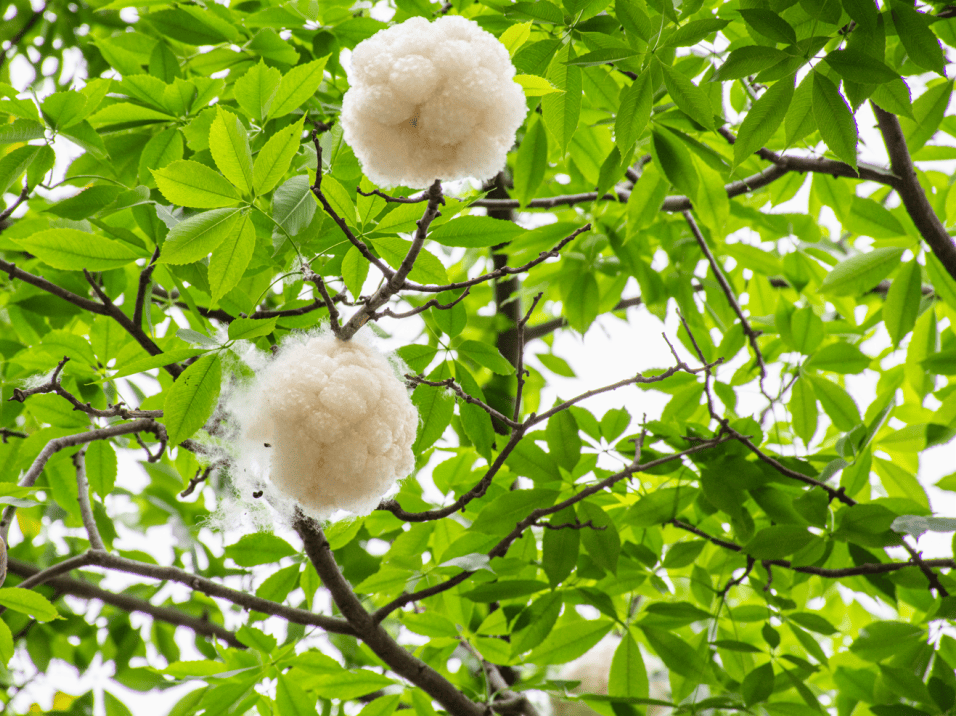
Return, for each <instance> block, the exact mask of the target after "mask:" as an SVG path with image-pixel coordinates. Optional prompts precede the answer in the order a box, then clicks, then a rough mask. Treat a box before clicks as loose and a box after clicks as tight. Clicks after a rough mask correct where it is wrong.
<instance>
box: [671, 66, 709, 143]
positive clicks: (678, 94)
mask: <svg viewBox="0 0 956 716" xmlns="http://www.w3.org/2000/svg"><path fill="white" fill-rule="evenodd" d="M658 65H659V66H660V68H661V71H662V72H663V73H664V87H666V88H667V94H669V95H670V96H671V99H673V100H674V103H675V104H676V105H677V107H678V108H679V109H680V110H681V111H682V112H684V114H686V115H687V116H688V117H690V118H692V119H693V120H694V121H695V122H699V123H700V124H702V125H704V126H705V127H706V128H707V129H709V130H711V131H713V130H714V129H715V127H716V125H715V124H714V110H713V109H712V107H711V105H710V98H708V97H707V95H706V94H705V93H704V91H703V90H702V89H701V88H700V87H698V86H697V85H695V84H694V83H693V82H692V81H691V80H690V79H689V78H688V77H687V76H686V75H684V74H683V73H681V72H680V71H678V70H675V69H674V68H673V67H671V66H670V65H666V64H664V63H662V62H658Z"/></svg>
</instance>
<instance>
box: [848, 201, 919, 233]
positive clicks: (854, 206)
mask: <svg viewBox="0 0 956 716" xmlns="http://www.w3.org/2000/svg"><path fill="white" fill-rule="evenodd" d="M844 226H845V228H847V229H848V230H850V231H852V232H854V233H856V234H863V235H864V236H872V237H873V238H874V239H889V238H893V237H895V236H904V235H905V234H906V230H905V229H904V228H903V225H902V224H900V222H899V220H898V219H897V218H896V217H895V216H893V214H891V213H890V211H889V210H888V209H887V208H886V207H884V206H883V205H882V204H880V203H878V202H875V201H873V200H872V199H867V198H864V197H861V196H854V197H853V199H852V201H851V203H850V211H849V213H848V214H847V215H846V219H845V220H844Z"/></svg>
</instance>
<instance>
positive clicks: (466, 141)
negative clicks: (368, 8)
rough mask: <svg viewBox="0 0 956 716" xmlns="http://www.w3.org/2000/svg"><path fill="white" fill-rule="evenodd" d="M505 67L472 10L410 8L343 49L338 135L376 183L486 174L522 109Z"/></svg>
mask: <svg viewBox="0 0 956 716" xmlns="http://www.w3.org/2000/svg"><path fill="white" fill-rule="evenodd" d="M514 75H515V68H514V66H513V65H512V64H511V59H510V58H509V56H508V51H507V50H506V49H505V46H504V45H502V44H501V42H499V41H498V40H497V39H496V38H495V36H494V35H492V34H491V33H489V32H486V31H485V30H482V29H481V27H479V25H478V23H476V22H474V21H473V20H468V19H466V18H463V17H460V16H457V15H446V16H444V17H441V18H439V19H438V20H436V21H435V22H434V23H429V22H428V21H427V20H426V19H424V18H422V17H413V18H411V19H409V20H406V21H405V22H403V23H401V24H399V25H394V26H392V27H390V28H388V29H386V30H382V31H380V32H378V33H376V34H375V35H373V36H372V37H370V38H368V39H367V40H364V41H363V42H360V43H359V44H358V45H357V46H356V48H355V50H354V52H353V53H352V63H351V69H350V70H349V84H350V87H349V90H348V92H346V93H345V97H344V99H343V100H342V115H341V123H342V131H343V135H344V138H345V141H346V142H347V143H348V144H349V146H351V147H352V150H353V151H354V152H355V155H356V156H357V157H358V159H359V161H361V163H362V168H363V170H364V172H365V174H366V176H368V178H369V179H371V180H372V181H373V182H375V183H376V184H378V185H379V186H383V187H392V186H396V185H399V184H403V185H405V186H409V187H413V188H424V187H427V186H429V185H431V184H432V183H433V182H434V181H435V180H436V179H441V180H442V181H452V180H455V179H463V178H465V177H474V178H475V179H478V180H485V179H489V178H491V177H492V176H494V175H495V174H497V173H498V172H499V171H500V170H501V168H502V167H503V166H504V164H505V156H506V155H507V153H508V150H509V149H510V148H511V146H512V145H513V144H514V139H515V132H516V131H517V130H518V127H520V126H521V123H522V122H523V121H524V118H525V115H526V114H527V113H528V107H527V105H526V103H525V97H524V92H523V90H522V89H521V86H520V85H518V84H517V83H515V82H514V81H513V78H514Z"/></svg>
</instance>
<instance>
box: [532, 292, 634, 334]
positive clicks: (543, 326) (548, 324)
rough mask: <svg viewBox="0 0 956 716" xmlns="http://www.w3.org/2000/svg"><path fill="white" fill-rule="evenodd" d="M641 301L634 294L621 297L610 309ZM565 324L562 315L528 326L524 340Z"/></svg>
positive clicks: (629, 306)
mask: <svg viewBox="0 0 956 716" xmlns="http://www.w3.org/2000/svg"><path fill="white" fill-rule="evenodd" d="M642 303H644V300H643V299H642V298H641V297H640V296H635V297H634V298H624V299H621V300H620V301H619V302H618V304H617V305H616V306H615V307H614V308H613V309H612V310H614V311H623V310H625V309H628V308H631V307H632V306H640V305H641V304H642ZM566 325H568V319H567V318H565V317H564V316H561V317H560V318H552V319H551V320H550V321H545V322H544V323H539V324H538V325H536V326H530V327H528V328H526V329H525V332H524V336H525V340H528V341H533V340H535V339H536V338H544V337H545V336H546V335H548V334H549V333H553V332H554V331H556V330H558V329H559V328H564V327H565V326H566Z"/></svg>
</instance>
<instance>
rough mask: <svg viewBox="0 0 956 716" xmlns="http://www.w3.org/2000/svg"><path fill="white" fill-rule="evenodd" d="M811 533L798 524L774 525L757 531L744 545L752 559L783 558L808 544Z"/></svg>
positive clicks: (745, 550) (811, 536)
mask: <svg viewBox="0 0 956 716" xmlns="http://www.w3.org/2000/svg"><path fill="white" fill-rule="evenodd" d="M812 539H813V534H812V533H811V532H809V531H808V530H807V529H806V528H805V527H800V526H799V525H774V526H773V527H765V528H764V529H762V530H760V531H759V532H757V533H756V534H755V535H754V536H753V537H752V538H751V539H750V541H749V542H748V543H747V544H745V545H744V547H743V549H744V552H746V553H747V554H749V555H750V556H751V557H753V558H754V559H758V560H759V559H783V558H784V557H787V556H789V555H791V554H793V553H794V552H798V551H799V550H801V549H802V548H804V547H806V546H807V544H809V542H810V540H812Z"/></svg>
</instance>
